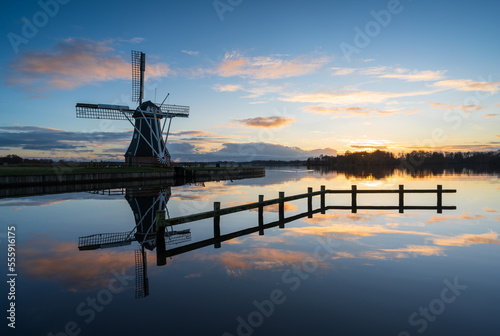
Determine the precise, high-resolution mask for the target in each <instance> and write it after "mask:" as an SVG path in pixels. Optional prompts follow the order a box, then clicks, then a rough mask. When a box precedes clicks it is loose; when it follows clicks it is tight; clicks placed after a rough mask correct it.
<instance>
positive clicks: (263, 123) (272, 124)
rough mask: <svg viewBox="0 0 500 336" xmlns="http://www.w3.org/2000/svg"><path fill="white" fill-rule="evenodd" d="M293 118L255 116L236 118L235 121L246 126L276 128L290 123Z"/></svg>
mask: <svg viewBox="0 0 500 336" xmlns="http://www.w3.org/2000/svg"><path fill="white" fill-rule="evenodd" d="M295 120H296V119H295V118H286V117H257V118H249V119H242V120H236V122H238V123H240V124H242V125H244V126H248V127H258V128H278V127H282V126H287V125H289V124H290V123H292V122H294V121H295Z"/></svg>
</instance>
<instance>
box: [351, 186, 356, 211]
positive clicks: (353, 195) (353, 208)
mask: <svg viewBox="0 0 500 336" xmlns="http://www.w3.org/2000/svg"><path fill="white" fill-rule="evenodd" d="M357 189H358V187H357V186H356V185H353V186H351V212H352V213H357V212H358V209H357V208H358V201H357V199H356V194H357V192H356V190H357Z"/></svg>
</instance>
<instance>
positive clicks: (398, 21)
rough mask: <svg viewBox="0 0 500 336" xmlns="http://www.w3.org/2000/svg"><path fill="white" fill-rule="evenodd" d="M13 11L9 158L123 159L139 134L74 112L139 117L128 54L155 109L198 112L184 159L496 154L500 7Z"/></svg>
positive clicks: (366, 4) (334, 4) (4, 43)
mask: <svg viewBox="0 0 500 336" xmlns="http://www.w3.org/2000/svg"><path fill="white" fill-rule="evenodd" d="M2 6H3V7H4V8H2V12H1V14H0V15H1V16H2V20H1V24H0V29H1V36H3V37H2V40H1V44H0V45H1V48H2V51H3V52H2V53H0V62H1V64H2V65H3V66H2V71H1V74H2V81H1V82H0V90H1V92H2V94H1V96H0V101H1V103H2V104H1V106H2V114H1V119H0V140H1V143H0V155H5V154H9V153H16V154H18V155H21V156H24V157H53V158H58V159H61V158H62V159H69V160H85V159H99V160H100V159H102V160H122V158H123V154H124V152H125V150H126V148H127V145H128V143H129V140H130V138H131V134H132V133H131V129H130V125H129V124H128V123H127V122H126V121H110V122H104V121H100V120H87V119H77V118H76V117H75V108H74V106H75V104H76V103H77V102H88V103H113V104H123V105H129V106H130V107H134V108H135V106H136V105H135V103H133V102H132V101H130V95H131V85H130V50H141V51H143V52H145V53H146V54H147V69H146V78H147V84H146V99H151V100H155V94H156V101H161V100H162V99H163V97H164V96H165V95H166V94H167V93H170V96H169V98H168V103H171V104H181V105H190V106H191V115H190V118H189V119H180V118H179V119H174V121H173V123H172V133H171V135H170V136H169V139H168V142H169V145H168V148H169V150H170V152H171V153H172V156H173V159H177V160H210V159H214V160H215V159H225V158H226V159H231V160H238V161H246V160H251V159H262V158H271V159H277V158H278V159H279V158H283V159H293V158H304V157H308V156H311V155H318V154H319V153H324V154H334V153H336V152H338V153H343V152H345V151H347V150H350V151H356V150H374V149H385V150H390V151H393V152H405V151H411V150H413V149H427V150H439V151H458V150H462V151H468V150H471V151H472V150H497V149H499V148H500V147H499V143H500V132H499V131H498V125H499V120H500V117H499V114H500V113H499V110H500V98H499V97H498V90H499V87H500V71H499V69H498V65H497V64H498V59H499V57H498V56H499V51H500V50H499V45H498V43H497V42H496V41H497V40H498V35H499V33H500V24H499V23H498V18H497V16H498V12H499V8H498V7H499V6H500V5H499V4H498V3H497V2H496V1H461V2H456V1H439V2H438V3H436V2H433V1H423V0H420V1H419V0H413V1H410V0H402V1H394V0H391V1H320V0H313V1H280V0H278V1H260V0H252V1H250V0H220V1H213V0H210V1H202V0H200V1H141V2H136V1H106V2H104V1H99V2H98V1H79V0H71V1H68V0H59V1H56V0H47V1H43V0H42V1H18V2H14V1H4V2H2ZM30 25H32V26H31V27H30ZM30 28H32V29H31V30H30ZM33 28H34V29H35V30H33Z"/></svg>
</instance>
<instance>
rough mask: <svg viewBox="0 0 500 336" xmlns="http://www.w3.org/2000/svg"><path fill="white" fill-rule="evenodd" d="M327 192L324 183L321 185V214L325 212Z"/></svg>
mask: <svg viewBox="0 0 500 336" xmlns="http://www.w3.org/2000/svg"><path fill="white" fill-rule="evenodd" d="M325 194H326V187H325V186H324V185H322V186H321V196H320V197H321V200H320V207H321V214H322V215H324V214H325Z"/></svg>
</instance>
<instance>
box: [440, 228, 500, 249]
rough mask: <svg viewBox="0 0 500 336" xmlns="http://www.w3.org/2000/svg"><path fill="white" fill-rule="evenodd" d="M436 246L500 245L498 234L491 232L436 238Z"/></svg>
mask: <svg viewBox="0 0 500 336" xmlns="http://www.w3.org/2000/svg"><path fill="white" fill-rule="evenodd" d="M434 244H436V245H440V246H469V245H472V244H496V245H498V244H500V240H499V239H498V233H496V232H493V231H490V232H489V233H483V234H469V233H466V234H463V235H461V236H456V237H446V238H435V239H434Z"/></svg>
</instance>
